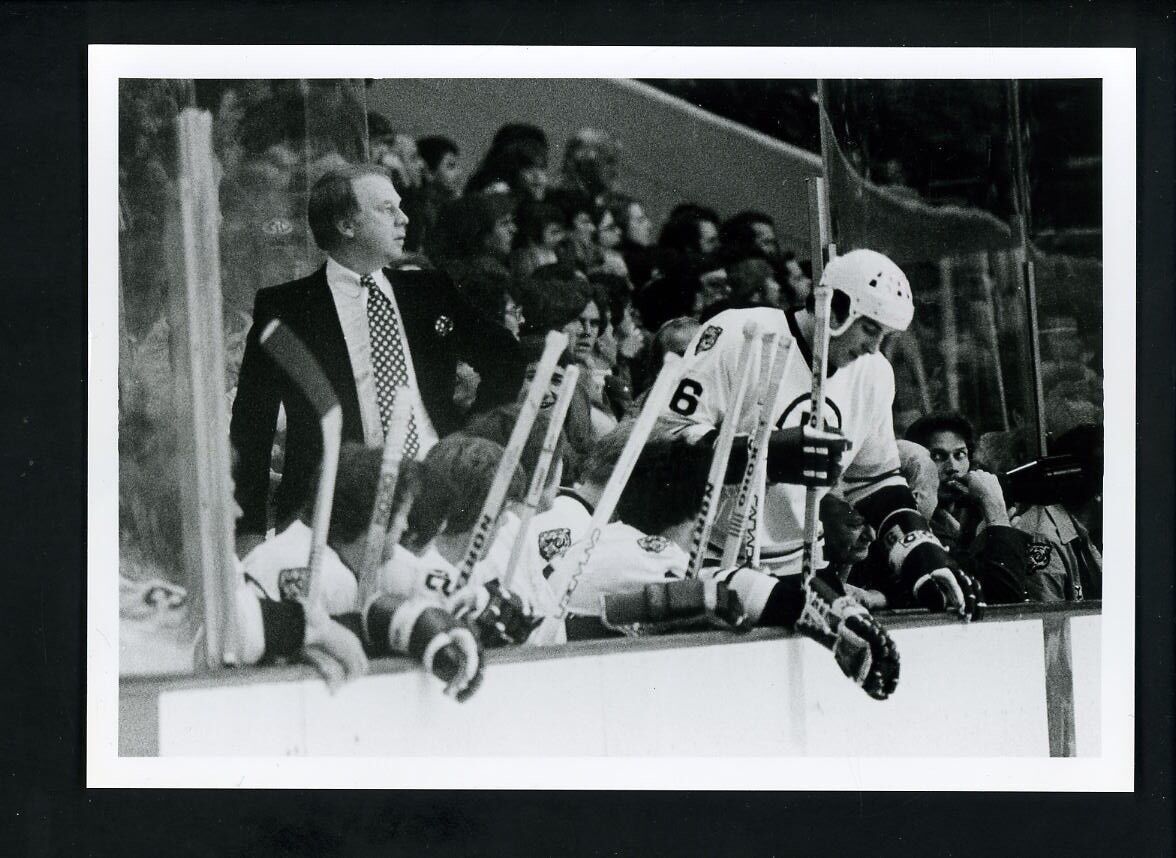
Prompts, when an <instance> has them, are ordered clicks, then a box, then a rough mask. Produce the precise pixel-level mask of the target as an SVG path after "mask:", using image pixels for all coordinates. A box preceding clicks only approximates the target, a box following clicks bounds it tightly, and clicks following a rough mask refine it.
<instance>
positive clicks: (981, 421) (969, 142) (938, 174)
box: [822, 80, 1035, 437]
mask: <svg viewBox="0 0 1176 858" xmlns="http://www.w3.org/2000/svg"><path fill="white" fill-rule="evenodd" d="M1005 90H1006V87H1005V84H1004V82H1002V81H960V80H938V81H906V80H838V81H826V82H825V84H824V107H825V111H824V112H823V113H822V119H823V121H825V122H827V123H828V125H827V127H826V132H827V133H826V135H825V139H826V141H827V143H828V147H827V148H828V149H829V151H827V152H825V153H824V154H825V164H826V170H827V172H828V176H829V188H830V197H831V208H832V222H833V237H834V240H835V241H836V243H837V249H838V251H839V252H846V251H848V250H852V249H854V248H858V247H869V248H871V249H874V250H878V251H881V252H883V253H886V254H887V255H888V256H890V257H892V258H893V259H894V260H895V261H896V262H897V263H898V264H899V265H900V266H901V267H902V268H903V270H904V271H905V273H906V275H907V277H908V279H909V280H910V283H911V288H912V291H913V293H914V300H915V318H914V321H913V322H912V324H911V327H910V328H909V329H908V330H907V332H906V333H904V334H902V335H896V336H893V337H891V338H890V339H889V341H888V342H887V343H886V344H885V346H884V350H885V351H886V353H887V354H888V356H889V357H890V359H891V363H892V364H893V365H894V370H895V381H896V395H895V403H894V420H895V431H896V433H897V434H898V435H899V436H900V437H901V435H902V433H903V431H904V430H905V429H906V428H907V427H908V426H909V425H910V424H911V423H912V422H913V421H914V420H915V419H917V418H918V417H919V416H921V415H923V414H927V413H929V412H932V411H944V410H953V411H959V412H961V413H963V414H964V416H966V417H967V418H968V419H969V420H970V421H971V422H972V424H973V426H974V427H975V429H976V432H977V434H978V435H979V434H982V433H984V432H988V431H1003V430H1006V429H1009V428H1013V427H1019V426H1027V427H1030V426H1032V425H1033V423H1034V419H1035V414H1034V408H1033V398H1032V380H1031V378H1030V377H1029V376H1028V374H1027V373H1026V372H1024V371H1023V370H1024V368H1027V367H1028V366H1029V363H1030V362H1029V344H1028V336H1027V330H1028V325H1027V320H1026V303H1025V298H1024V290H1023V288H1022V284H1021V280H1020V277H1019V273H1018V267H1017V264H1016V256H1015V254H1016V250H1017V233H1016V230H1015V229H1014V227H1013V216H1014V187H1013V183H1014V181H1015V175H1014V171H1013V169H1012V165H1011V155H1010V148H1011V147H1010V146H1009V145H1008V136H1009V115H1008V105H1007V100H1006V94H1005Z"/></svg>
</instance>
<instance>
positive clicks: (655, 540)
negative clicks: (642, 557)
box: [637, 534, 670, 554]
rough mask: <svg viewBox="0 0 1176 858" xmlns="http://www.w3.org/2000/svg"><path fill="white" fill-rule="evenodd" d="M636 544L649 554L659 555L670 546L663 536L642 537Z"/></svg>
mask: <svg viewBox="0 0 1176 858" xmlns="http://www.w3.org/2000/svg"><path fill="white" fill-rule="evenodd" d="M637 544H638V545H640V546H641V547H642V548H643V549H645V550H646V551H648V552H649V553H650V554H661V553H662V552H663V551H665V550H666V546H667V545H669V544H670V540H668V539H666V538H665V537H664V536H657V535H656V534H655V535H653V536H643V537H641V538H640V539H638V540H637Z"/></svg>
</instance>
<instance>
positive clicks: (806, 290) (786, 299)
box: [776, 250, 813, 310]
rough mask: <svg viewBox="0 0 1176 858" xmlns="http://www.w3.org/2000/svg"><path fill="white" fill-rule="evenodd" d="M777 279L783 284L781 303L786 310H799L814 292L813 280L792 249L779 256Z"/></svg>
mask: <svg viewBox="0 0 1176 858" xmlns="http://www.w3.org/2000/svg"><path fill="white" fill-rule="evenodd" d="M776 279H777V280H779V281H780V285H781V286H782V289H781V295H780V305H781V307H782V308H783V309H785V310H799V309H800V308H801V307H803V306H804V305H805V303H806V302H807V301H808V299H809V295H811V294H812V291H813V281H812V280H811V279H810V278H809V275H808V274H807V273H805V270H804V268H803V267H801V264H800V262H799V260H797V258H796V254H795V253H793V252H792V251H791V250H786V251H784V253H783V254H781V255H780V256H779V257H778V262H777V266H776Z"/></svg>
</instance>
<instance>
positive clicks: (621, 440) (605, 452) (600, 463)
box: [580, 419, 634, 486]
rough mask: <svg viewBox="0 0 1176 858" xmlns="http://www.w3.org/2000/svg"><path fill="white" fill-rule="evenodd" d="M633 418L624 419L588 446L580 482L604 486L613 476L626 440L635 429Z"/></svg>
mask: <svg viewBox="0 0 1176 858" xmlns="http://www.w3.org/2000/svg"><path fill="white" fill-rule="evenodd" d="M633 422H634V421H633V420H632V419H629V420H622V421H621V422H620V423H618V424H617V425H616V427H615V428H614V429H613V430H612V431H611V432H609V433H608V434H607V435H604V436H602V437H601V438H599V439H597V440H596V442H595V443H594V444H593V445H592V446H591V447H589V448H588V454H587V455H586V456H585V457H584V462H583V465H582V466H581V468H580V482H583V483H591V484H592V485H596V486H603V485H604V484H605V483H607V482H608V478H609V477H610V476H612V472H613V469H614V468H616V466H617V460H618V459H620V458H621V451H622V450H624V449H625V442H626V441H628V440H629V433H630V432H631V431H633Z"/></svg>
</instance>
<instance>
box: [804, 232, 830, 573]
mask: <svg viewBox="0 0 1176 858" xmlns="http://www.w3.org/2000/svg"><path fill="white" fill-rule="evenodd" d="M829 252H830V254H832V253H833V252H834V248H833V245H829ZM831 258H832V257H830V259H831ZM813 301H814V305H813V316H814V320H815V323H814V325H813V387H812V395H811V397H810V398H809V416H808V421H807V423H806V424H805V425H806V426H808V428H809V429H812V430H814V431H824V428H825V373H826V372H827V370H828V367H829V310H830V305H831V304H832V303H833V289H832V287H830V286H815V287H813ZM806 452H807V451H806ZM818 492H819V489H818V488H817V486H808V487H807V488H806V489H805V490H804V547H803V549H802V553H801V555H800V572H801V580H802V581H803V582H804V583H805V586H807V585H808V581H809V578H810V577H812V574H813V550H814V548H815V546H816V544H817V528H818V527H819V525H820V502H819V498H818V497H817V494H818Z"/></svg>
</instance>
